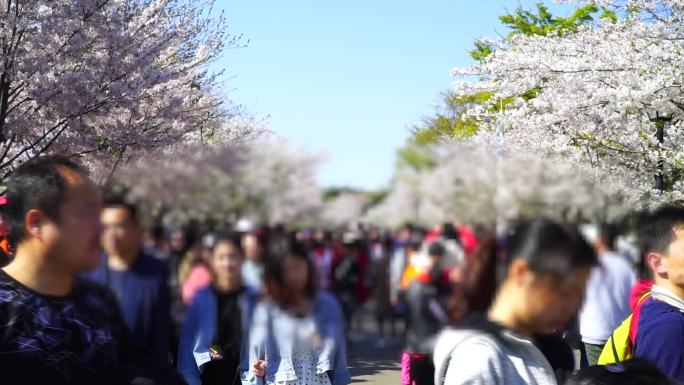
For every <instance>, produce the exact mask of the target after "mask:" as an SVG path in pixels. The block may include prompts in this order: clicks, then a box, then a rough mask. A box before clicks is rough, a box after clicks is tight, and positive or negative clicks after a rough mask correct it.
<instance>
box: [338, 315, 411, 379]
mask: <svg viewBox="0 0 684 385" xmlns="http://www.w3.org/2000/svg"><path fill="white" fill-rule="evenodd" d="M357 321H360V322H359V323H360V324H361V328H360V330H358V331H356V332H353V333H351V334H350V337H349V338H350V342H349V367H350V370H351V373H352V384H368V385H371V384H378V385H399V384H400V379H401V356H400V354H401V353H400V348H401V345H402V343H401V341H400V340H399V339H396V340H392V341H390V342H389V345H390V346H389V347H386V348H383V349H380V348H376V346H375V344H376V341H377V335H376V334H375V329H374V328H375V325H374V323H373V322H372V320H371V317H370V316H369V315H368V313H366V312H363V313H362V314H358V317H357ZM398 329H399V333H398V334H399V335H403V330H402V329H401V328H398Z"/></svg>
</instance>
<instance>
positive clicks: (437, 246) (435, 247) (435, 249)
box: [428, 241, 446, 258]
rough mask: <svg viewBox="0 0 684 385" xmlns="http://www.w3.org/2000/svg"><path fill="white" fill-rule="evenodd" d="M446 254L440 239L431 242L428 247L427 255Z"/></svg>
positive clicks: (438, 255)
mask: <svg viewBox="0 0 684 385" xmlns="http://www.w3.org/2000/svg"><path fill="white" fill-rule="evenodd" d="M445 254H446V248H445V247H444V245H443V244H442V242H440V241H435V242H432V244H431V245H430V247H428V255H429V256H430V257H440V258H441V257H443V256H444V255H445Z"/></svg>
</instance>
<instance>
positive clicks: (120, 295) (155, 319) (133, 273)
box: [86, 251, 171, 361]
mask: <svg viewBox="0 0 684 385" xmlns="http://www.w3.org/2000/svg"><path fill="white" fill-rule="evenodd" d="M167 271H168V270H167V267H166V265H165V264H164V263H163V262H161V261H159V260H157V259H155V258H154V257H152V256H150V255H148V254H147V253H145V252H144V251H141V252H140V255H139V256H138V257H137V258H136V260H135V262H133V265H131V267H130V268H129V269H128V270H112V269H110V268H109V266H108V264H107V256H106V255H103V256H102V263H101V264H100V266H99V267H97V268H96V269H95V270H92V271H90V272H89V273H87V275H86V277H87V278H89V279H90V280H92V281H94V282H96V283H99V284H101V285H103V286H106V287H108V288H109V289H110V290H111V291H112V292H113V293H114V296H115V297H116V299H117V301H118V304H119V308H120V309H121V313H122V315H123V318H124V322H125V323H126V326H127V327H128V329H129V331H130V333H131V335H132V338H133V340H134V341H135V342H136V343H138V344H140V345H141V346H144V347H147V348H150V349H152V350H154V351H155V352H156V353H157V354H158V356H159V358H160V359H162V360H163V361H167V360H168V353H169V336H170V334H169V333H170V328H171V314H170V313H171V310H170V309H171V304H170V295H169V294H170V293H169V289H168V286H167V282H168V278H167V277H168V272H167Z"/></svg>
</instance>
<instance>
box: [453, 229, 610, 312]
mask: <svg viewBox="0 0 684 385" xmlns="http://www.w3.org/2000/svg"><path fill="white" fill-rule="evenodd" d="M516 259H522V260H524V261H526V262H527V264H528V265H529V267H530V269H531V270H532V271H533V272H534V273H535V274H539V275H553V276H557V277H565V276H567V275H568V274H570V273H572V272H573V271H575V270H577V269H578V268H581V267H585V266H594V265H596V263H597V256H596V252H595V251H594V249H593V248H592V247H591V245H589V243H587V241H586V240H585V239H584V237H583V236H582V234H581V233H580V232H579V230H578V229H577V227H576V226H573V225H570V224H566V223H561V222H557V221H555V220H552V219H549V218H545V217H538V218H536V219H533V220H531V221H529V222H524V223H522V224H521V225H519V226H518V227H517V228H516V229H515V231H514V232H513V235H512V236H511V237H510V238H508V239H505V240H502V241H501V242H499V241H498V240H497V239H496V238H493V237H492V238H488V239H486V240H484V241H483V242H482V243H481V244H480V245H479V246H478V248H477V249H476V250H475V251H474V253H473V256H472V257H471V259H470V260H469V261H468V262H466V264H465V266H464V272H463V274H462V276H463V280H462V282H461V283H460V284H457V285H456V286H455V287H454V291H453V294H452V298H451V300H450V306H449V307H450V309H451V310H450V318H451V321H452V322H453V323H458V322H459V321H461V320H462V319H463V317H465V316H467V315H468V314H469V313H472V312H478V311H480V312H482V311H485V310H487V309H488V308H489V306H490V305H491V303H492V301H493V300H494V295H495V294H496V289H497V286H498V283H499V282H500V280H501V279H503V277H505V271H506V270H507V267H508V265H509V264H510V263H511V262H512V261H513V260H516ZM464 305H465V306H464ZM464 308H467V312H466V313H465V314H464V313H463V311H464ZM455 309H459V311H456V310H455Z"/></svg>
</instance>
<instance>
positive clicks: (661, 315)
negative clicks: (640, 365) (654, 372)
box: [634, 297, 684, 381]
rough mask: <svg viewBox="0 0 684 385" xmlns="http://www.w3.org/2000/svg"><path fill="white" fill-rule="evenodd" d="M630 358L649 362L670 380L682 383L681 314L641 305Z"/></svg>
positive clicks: (683, 340) (655, 305)
mask: <svg viewBox="0 0 684 385" xmlns="http://www.w3.org/2000/svg"><path fill="white" fill-rule="evenodd" d="M634 357H639V358H645V359H647V360H649V361H651V362H652V363H653V364H655V366H657V367H658V369H660V370H661V371H662V372H663V373H665V374H667V375H668V376H669V377H670V378H673V379H676V380H679V381H681V380H684V313H682V311H680V310H679V309H677V308H676V307H674V306H672V305H670V304H667V303H665V302H663V301H658V300H656V299H654V298H652V297H651V298H649V299H647V300H646V301H645V302H644V303H643V304H642V305H641V311H640V315H639V325H638V326H637V335H636V341H635V342H634Z"/></svg>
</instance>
